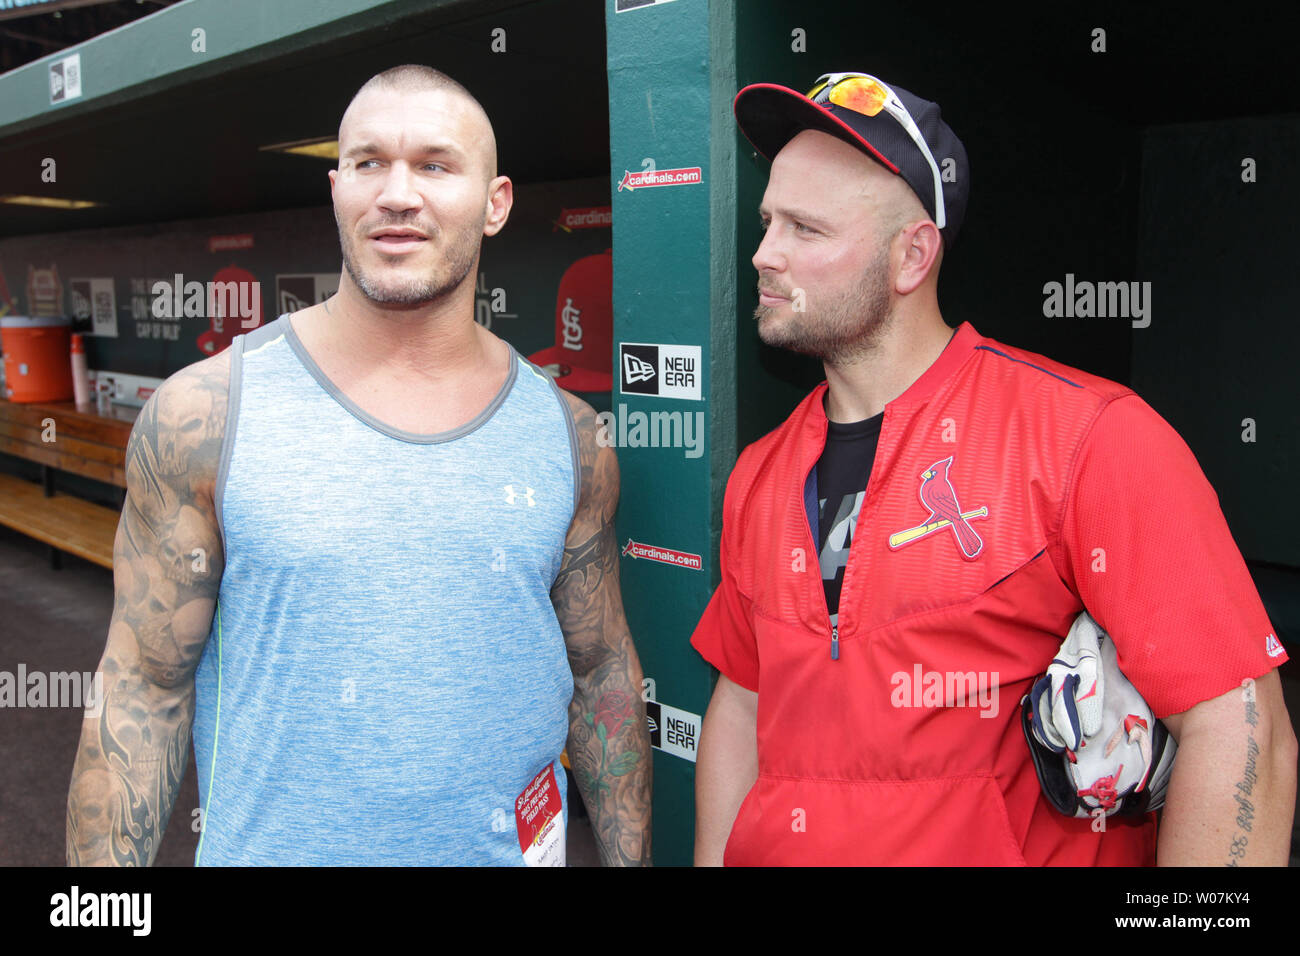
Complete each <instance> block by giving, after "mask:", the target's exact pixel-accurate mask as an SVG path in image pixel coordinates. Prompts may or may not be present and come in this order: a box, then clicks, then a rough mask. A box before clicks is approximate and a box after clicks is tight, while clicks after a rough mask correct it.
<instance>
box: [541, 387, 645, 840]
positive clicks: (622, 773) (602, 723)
mask: <svg viewBox="0 0 1300 956" xmlns="http://www.w3.org/2000/svg"><path fill="white" fill-rule="evenodd" d="M573 405H574V411H575V420H576V424H577V426H578V434H579V436H580V456H579V457H580V466H581V475H582V485H583V507H582V509H581V510H580V517H579V519H578V520H576V521H575V525H574V532H573V533H571V534H570V536H569V542H568V544H567V545H566V547H565V550H564V561H563V564H562V566H561V570H560V574H559V576H558V577H557V578H556V581H555V585H554V587H553V589H552V592H551V595H552V600H553V602H554V604H555V608H556V614H557V616H558V617H559V620H560V623H561V626H562V627H563V629H564V633H565V640H566V644H567V647H568V655H569V664H570V667H571V668H572V670H573V680H574V695H573V700H572V702H571V703H570V705H569V741H568V754H569V762H570V764H571V765H572V767H573V772H574V775H575V777H576V779H577V782H578V787H579V789H580V790H581V792H582V796H583V800H584V801H585V803H586V805H587V811H588V813H589V815H590V817H591V823H592V829H593V831H594V832H595V836H596V845H597V847H598V848H599V851H600V856H601V861H602V862H603V863H604V865H606V866H646V865H649V863H650V784H651V774H652V763H651V759H650V738H649V734H648V732H647V730H646V720H645V704H644V703H643V702H642V700H641V696H640V690H641V666H640V663H639V661H638V660H637V656H636V649H635V646H634V645H633V642H632V635H631V633H630V632H629V630H628V627H627V621H626V619H625V617H624V613H623V600H622V596H621V594H620V591H619V581H618V542H617V541H616V539H615V537H614V524H613V517H614V508H615V506H616V504H617V500H618V492H617V488H618V473H617V462H616V460H615V459H614V457H613V452H612V450H608V449H606V450H605V452H606V453H605V454H601V451H602V449H600V448H599V447H598V446H597V443H596V441H595V415H594V413H593V412H592V410H591V409H590V408H589V407H588V406H586V405H585V403H581V404H580V403H577V402H576V401H575V402H574V403H573Z"/></svg>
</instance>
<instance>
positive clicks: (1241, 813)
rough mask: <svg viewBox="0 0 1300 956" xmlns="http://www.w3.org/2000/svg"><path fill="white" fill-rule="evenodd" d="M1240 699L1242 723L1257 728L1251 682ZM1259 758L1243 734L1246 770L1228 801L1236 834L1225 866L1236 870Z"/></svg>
mask: <svg viewBox="0 0 1300 956" xmlns="http://www.w3.org/2000/svg"><path fill="white" fill-rule="evenodd" d="M1241 696H1242V699H1243V702H1244V705H1245V708H1246V723H1248V724H1249V725H1250V726H1251V727H1258V726H1259V710H1258V708H1257V706H1256V701H1255V682H1254V681H1253V680H1250V679H1249V678H1247V679H1246V680H1245V681H1243V682H1242V695H1241ZM1258 757H1259V744H1258V743H1256V742H1255V734H1254V732H1253V731H1247V732H1246V766H1245V770H1243V771H1242V774H1241V779H1240V780H1238V781H1237V782H1236V784H1234V792H1233V795H1232V798H1233V799H1234V800H1235V801H1236V802H1237V831H1236V833H1235V834H1234V835H1233V838H1232V845H1231V846H1230V847H1229V848H1228V862H1227V863H1226V864H1225V865H1226V866H1238V865H1239V863H1238V861H1239V860H1242V859H1243V858H1244V857H1245V856H1246V849H1247V847H1248V846H1249V845H1250V837H1249V836H1248V835H1247V834H1250V833H1252V832H1253V828H1254V825H1255V805H1254V803H1252V802H1251V799H1250V798H1251V796H1252V795H1254V792H1255V784H1256V783H1258V782H1259V774H1258V772H1257V770H1256V761H1257V759H1258Z"/></svg>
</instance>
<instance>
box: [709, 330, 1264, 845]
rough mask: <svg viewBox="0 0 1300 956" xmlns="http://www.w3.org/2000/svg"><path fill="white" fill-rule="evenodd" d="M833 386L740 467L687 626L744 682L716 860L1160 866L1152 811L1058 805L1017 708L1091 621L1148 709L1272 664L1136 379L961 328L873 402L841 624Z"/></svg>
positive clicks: (1252, 593) (1202, 694) (1248, 585)
mask: <svg viewBox="0 0 1300 956" xmlns="http://www.w3.org/2000/svg"><path fill="white" fill-rule="evenodd" d="M825 392H826V385H825V383H823V384H822V385H820V386H818V387H817V388H816V389H815V390H814V391H813V392H812V394H811V395H809V396H808V397H807V398H806V399H805V400H804V401H803V402H801V403H800V405H799V406H798V407H797V408H796V409H795V410H794V413H793V414H791V416H790V417H789V419H788V420H787V421H786V422H785V423H784V424H783V425H781V426H780V427H779V428H777V429H776V430H775V431H773V432H771V433H770V434H768V435H766V436H764V437H763V438H762V439H760V440H759V441H757V442H755V443H754V444H752V445H750V446H749V447H748V448H746V449H745V451H744V452H743V453H742V454H741V456H740V459H739V461H738V462H737V463H736V467H735V469H734V471H733V472H732V474H731V478H730V479H729V481H728V484H727V491H726V497H725V504H724V513H723V530H722V545H721V556H720V563H721V571H722V581H721V584H720V585H719V587H718V589H717V591H716V592H715V594H714V595H713V598H712V600H711V601H710V603H709V605H708V608H707V609H706V611H705V612H704V616H703V617H702V618H701V620H700V622H699V625H698V626H697V628H696V630H695V633H694V635H693V636H692V638H691V642H692V644H693V645H694V647H695V648H696V649H697V650H698V651H699V652H700V654H702V655H703V656H704V657H705V659H707V660H708V661H709V662H710V663H712V664H713V665H714V666H715V667H717V668H718V669H719V670H720V671H721V672H722V673H724V674H726V675H727V677H729V678H730V679H731V680H733V681H735V682H736V683H737V684H740V685H741V686H742V687H746V688H748V689H749V690H752V691H755V692H757V693H758V727H757V732H758V742H757V743H758V780H757V782H756V783H755V784H754V786H753V788H752V789H751V790H750V791H749V794H748V795H747V797H746V799H745V801H744V803H743V805H742V806H741V808H740V811H739V813H738V815H737V818H736V822H735V825H734V826H733V828H732V831H731V836H730V839H729V841H728V843H727V848H726V853H725V857H724V860H725V862H726V863H727V864H728V865H755V864H757V865H773V864H832V865H834V864H842V865H864V864H865V865H872V864H909V865H910V864H926V865H943V864H979V865H998V864H1031V865H1042V864H1065V865H1092V864H1130V865H1133V864H1151V863H1153V862H1154V860H1155V845H1156V843H1155V837H1156V833H1155V814H1148V815H1147V816H1146V817H1144V818H1140V819H1139V820H1137V821H1133V822H1123V821H1121V820H1120V819H1118V818H1115V817H1111V818H1109V819H1107V821H1106V830H1105V832H1094V831H1093V829H1092V822H1093V821H1090V820H1075V819H1069V818H1066V817H1064V816H1062V815H1061V814H1059V813H1057V812H1056V811H1055V810H1054V809H1052V807H1051V805H1050V804H1049V803H1048V802H1047V800H1046V798H1045V797H1043V796H1042V795H1041V793H1040V789H1039V784H1038V779H1037V776H1036V775H1035V773H1034V769H1033V765H1032V762H1031V760H1030V756H1029V751H1028V747H1027V745H1026V743H1025V740H1024V736H1023V734H1022V732H1021V729H1020V723H1019V702H1020V700H1021V698H1022V697H1023V696H1024V694H1025V693H1027V692H1028V690H1029V688H1030V686H1031V683H1032V681H1033V680H1034V678H1036V677H1037V676H1039V675H1041V674H1042V673H1043V672H1044V671H1045V670H1046V669H1047V666H1048V664H1049V663H1050V662H1051V660H1052V657H1053V655H1054V653H1055V652H1056V650H1057V649H1058V647H1059V646H1060V643H1061V641H1062V640H1063V639H1064V637H1065V634H1066V633H1067V631H1068V630H1069V627H1070V624H1071V622H1072V621H1073V620H1074V618H1075V616H1076V615H1077V614H1078V613H1079V611H1080V610H1082V609H1083V608H1084V607H1087V609H1088V610H1089V612H1090V613H1091V614H1092V615H1093V617H1095V618H1096V619H1097V621H1098V622H1099V623H1100V624H1101V626H1102V627H1104V628H1105V629H1106V630H1107V631H1108V632H1109V633H1110V635H1111V637H1112V638H1113V639H1114V641H1115V645H1116V648H1117V650H1118V653H1119V663H1120V667H1121V669H1122V670H1123V671H1124V673H1125V674H1126V675H1127V676H1128V677H1129V679H1130V680H1131V681H1132V682H1133V684H1134V686H1135V687H1136V688H1137V689H1138V691H1139V692H1140V693H1141V694H1142V695H1143V696H1144V697H1145V698H1146V699H1147V701H1148V702H1149V703H1150V704H1151V707H1152V709H1153V710H1154V711H1155V713H1156V715H1157V716H1161V717H1163V716H1167V715H1169V714H1176V713H1181V712H1183V711H1185V710H1187V709H1188V708H1190V707H1192V706H1193V705H1195V704H1197V703H1199V702H1200V701H1203V700H1208V699H1210V698H1213V697H1217V696H1219V695H1221V694H1224V693H1226V692H1227V691H1229V690H1230V689H1232V688H1233V687H1235V686H1237V685H1239V684H1240V683H1241V682H1242V680H1243V679H1244V678H1248V677H1251V678H1258V677H1260V676H1261V675H1262V674H1264V673H1266V672H1267V671H1268V670H1270V669H1271V668H1273V667H1275V666H1277V665H1278V664H1280V663H1282V662H1283V661H1284V660H1286V659H1287V658H1286V654H1285V652H1284V651H1283V650H1282V647H1281V645H1280V644H1279V643H1278V642H1277V638H1276V637H1275V636H1274V634H1273V629H1272V627H1271V625H1270V623H1269V620H1268V617H1267V615H1266V614H1265V611H1264V608H1263V606H1262V604H1261V603H1260V600H1259V596H1258V594H1257V592H1256V590H1255V587H1254V583H1253V582H1252V580H1251V578H1250V575H1249V573H1248V572H1247V570H1246V566H1245V563H1244V562H1243V560H1242V558H1241V555H1240V553H1239V551H1238V550H1237V547H1236V545H1235V544H1234V542H1233V540H1232V536H1231V534H1230V533H1229V531H1228V528H1227V524H1226V523H1225V521H1224V518H1223V513H1222V511H1221V510H1220V508H1219V505H1218V498H1217V497H1216V495H1215V493H1214V491H1213V489H1212V488H1211V487H1210V485H1209V483H1208V482H1207V481H1206V479H1205V477H1204V475H1203V474H1202V472H1201V469H1200V467H1199V466H1198V465H1197V462H1196V459H1195V458H1194V457H1193V455H1192V453H1191V451H1190V450H1189V449H1188V447H1187V446H1186V444H1184V443H1183V441H1182V440H1181V439H1180V438H1179V437H1178V435H1177V434H1176V433H1175V432H1174V431H1173V429H1172V428H1171V427H1170V426H1169V425H1168V424H1167V423H1166V422H1165V421H1164V420H1163V419H1161V418H1160V417H1159V416H1158V415H1157V414H1156V413H1155V412H1154V411H1153V410H1152V409H1151V408H1150V407H1149V406H1148V405H1147V404H1146V403H1145V402H1143V401H1142V400H1141V399H1140V398H1138V397H1137V396H1136V395H1135V394H1134V393H1133V392H1132V391H1131V390H1129V389H1128V388H1125V387H1123V386H1121V385H1117V384H1115V383H1114V382H1109V381H1106V380H1105V379H1101V378H1097V377H1095V376H1092V375H1088V374H1086V373H1084V372H1080V371H1077V370H1075V369H1072V368H1068V367H1066V366H1063V365H1061V364H1059V363H1056V362H1053V361H1051V360H1050V359H1046V358H1043V357H1042V356H1039V355H1035V354H1033V353H1029V352H1024V351H1021V350H1019V349H1014V348H1009V347H1007V346H1004V345H1000V344H999V343H997V342H994V341H992V340H991V339H986V338H983V337H981V336H980V335H979V334H978V333H977V332H976V331H975V329H974V328H972V327H971V326H970V324H964V325H962V326H961V327H960V328H959V329H958V330H957V332H956V334H955V336H954V337H953V339H952V341H951V342H949V344H948V346H947V347H946V348H945V350H944V351H943V353H942V354H941V355H940V356H939V358H938V359H937V360H936V361H935V362H934V364H933V365H932V366H931V367H930V368H929V369H928V370H927V371H926V372H925V373H924V374H923V375H922V376H921V377H920V378H919V379H918V380H917V381H916V382H915V383H914V384H913V385H912V386H911V387H910V388H909V389H908V390H907V391H906V392H904V393H903V394H902V395H901V396H899V397H898V398H897V399H895V400H894V401H892V402H890V403H889V404H888V405H887V406H886V407H885V412H884V420H883V423H882V426H881V431H880V441H879V445H878V448H877V451H876V457H875V463H874V466H873V468H872V471H871V477H870V480H869V482H868V483H867V486H866V495H865V497H864V499H863V502H862V508H861V512H860V514H859V517H858V523H857V530H856V532H855V534H854V536H853V540H852V546H851V550H850V553H849V558H848V564H847V567H846V568H845V574H844V586H843V591H842V593H841V597H840V607H839V624H838V633H837V634H832V629H831V624H830V618H829V614H828V611H827V607H826V600H825V595H824V592H823V588H822V581H821V575H820V571H819V567H818V562H817V549H816V545H815V544H814V542H813V539H812V532H811V529H810V527H809V523H808V518H807V516H806V512H805V507H804V493H805V483H806V480H807V478H808V476H809V473H810V472H811V471H812V470H813V468H814V466H815V465H816V462H817V459H818V457H819V456H820V455H821V453H822V448H823V445H824V444H825V438H826V414H825V411H824V408H823V404H822V401H823V396H824V394H825ZM958 513H960V515H961V516H962V517H960V518H958V517H957V514H958ZM959 522H960V523H963V526H962V527H961V528H960V529H958V527H957V525H958V523H959ZM972 532H973V535H972ZM968 552H973V553H971V554H968Z"/></svg>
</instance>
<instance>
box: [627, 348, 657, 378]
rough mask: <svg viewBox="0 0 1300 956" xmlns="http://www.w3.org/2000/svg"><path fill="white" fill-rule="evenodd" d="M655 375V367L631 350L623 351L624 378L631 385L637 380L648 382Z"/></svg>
mask: <svg viewBox="0 0 1300 956" xmlns="http://www.w3.org/2000/svg"><path fill="white" fill-rule="evenodd" d="M654 377H655V367H654V366H653V365H651V364H650V363H649V362H646V361H644V360H643V359H639V358H637V357H636V356H635V355H633V354H632V353H631V352H624V353H623V380H624V381H625V382H627V383H628V384H629V385H631V384H634V383H636V382H648V381H649V380H650V379H652V378H654Z"/></svg>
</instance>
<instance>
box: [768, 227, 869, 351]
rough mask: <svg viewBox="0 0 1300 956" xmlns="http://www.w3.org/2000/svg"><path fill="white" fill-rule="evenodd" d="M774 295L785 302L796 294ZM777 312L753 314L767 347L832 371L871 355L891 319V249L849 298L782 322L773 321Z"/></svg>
mask: <svg viewBox="0 0 1300 956" xmlns="http://www.w3.org/2000/svg"><path fill="white" fill-rule="evenodd" d="M774 291H775V292H776V294H777V295H781V296H786V297H787V298H789V297H790V296H789V295H788V294H787V293H789V292H793V290H780V289H777V290H774ZM791 305H792V304H791ZM787 307H788V306H781V307H780V308H787ZM775 311H776V310H775V309H773V308H772V307H770V306H766V305H760V306H759V307H758V308H756V309H755V310H754V318H755V319H757V320H758V336H759V338H761V339H762V340H763V342H764V344H766V345H771V346H774V347H776V348H781V349H788V350H789V351H791V352H799V353H801V354H803V355H811V356H814V357H815V358H819V359H821V360H822V361H823V362H826V363H828V364H830V365H839V364H843V363H845V362H847V361H850V360H852V359H853V358H854V357H856V356H859V355H862V354H863V353H865V352H869V351H871V350H872V349H873V348H874V347H875V345H876V343H877V342H878V341H879V340H880V337H881V336H882V335H883V333H884V332H885V330H886V329H887V328H888V327H889V324H890V321H891V319H892V318H893V309H892V308H891V305H890V295H889V249H888V247H886V248H884V249H882V250H881V251H880V255H878V256H877V257H876V259H875V261H874V262H872V263H871V264H870V265H869V266H868V267H867V268H866V270H865V271H864V272H863V274H862V278H861V279H859V280H858V282H857V284H856V285H855V286H854V287H853V288H852V289H849V290H848V291H847V292H845V293H842V294H840V295H837V296H831V297H826V298H823V299H820V300H819V301H817V302H815V303H814V304H813V305H812V306H811V307H810V308H808V309H806V310H805V311H803V312H792V314H791V315H790V317H788V318H786V319H785V320H784V321H780V320H777V319H775V318H773V313H774V312H775Z"/></svg>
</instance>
